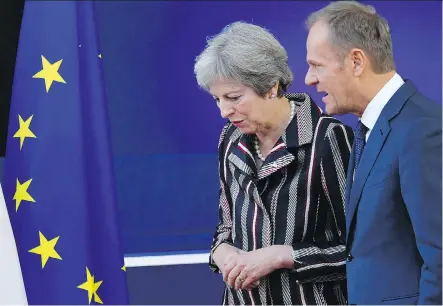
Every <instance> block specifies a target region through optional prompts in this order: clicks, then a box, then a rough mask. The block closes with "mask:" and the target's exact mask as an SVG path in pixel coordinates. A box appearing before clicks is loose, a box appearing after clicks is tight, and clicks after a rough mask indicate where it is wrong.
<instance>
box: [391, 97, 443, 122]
mask: <svg viewBox="0 0 443 306" xmlns="http://www.w3.org/2000/svg"><path fill="white" fill-rule="evenodd" d="M421 122H430V123H435V124H437V125H439V126H441V122H442V106H441V104H439V103H437V102H436V101H434V100H433V99H431V98H429V97H428V96H426V95H424V94H423V93H421V92H420V91H418V90H417V91H415V92H414V93H413V94H412V95H411V96H410V97H409V98H408V99H407V100H406V102H405V103H404V106H403V108H402V110H401V111H400V113H399V114H398V116H396V117H395V118H393V120H392V126H393V127H408V126H409V127H411V128H413V127H416V128H426V127H427V126H419V125H420V123H421Z"/></svg>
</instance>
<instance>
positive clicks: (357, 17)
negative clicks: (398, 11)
mask: <svg viewBox="0 0 443 306" xmlns="http://www.w3.org/2000/svg"><path fill="white" fill-rule="evenodd" d="M318 21H321V22H324V23H325V24H326V25H327V26H328V28H329V31H330V33H329V35H330V41H331V43H332V45H333V46H334V47H336V49H337V50H338V56H339V58H341V59H342V60H343V59H344V58H345V56H346V55H347V54H348V53H349V51H350V50H351V49H352V48H359V49H361V50H363V51H364V52H365V53H366V55H367V56H368V57H369V59H370V61H371V64H372V69H373V71H374V72H375V73H386V72H390V71H393V70H395V63H394V56H393V52H392V39H391V33H390V29H389V25H388V22H387V21H386V19H384V18H383V17H382V16H380V15H379V14H377V12H376V10H375V8H374V7H372V6H370V5H365V4H361V3H358V2H356V1H336V2H332V3H331V4H329V5H328V6H326V7H324V8H322V9H320V10H318V11H316V12H314V13H312V14H311V15H310V16H309V17H308V19H307V22H306V25H307V27H308V29H310V28H311V27H312V26H313V25H314V24H315V23H317V22H318Z"/></svg>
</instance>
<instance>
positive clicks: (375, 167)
mask: <svg viewBox="0 0 443 306" xmlns="http://www.w3.org/2000/svg"><path fill="white" fill-rule="evenodd" d="M353 152H354V150H353ZM353 162H354V156H353V155H351V158H350V166H349V168H348V170H349V171H348V176H347V187H346V189H347V190H346V203H347V204H346V205H347V209H346V229H347V252H348V257H347V258H348V259H347V265H346V268H347V275H348V295H349V304H384V303H386V304H403V305H405V304H440V305H441V304H442V286H441V281H442V275H441V269H442V266H441V260H442V253H441V244H442V109H441V106H440V105H439V104H437V103H435V102H433V101H431V100H430V99H428V98H427V97H425V96H423V95H422V94H420V93H419V92H418V91H417V89H416V87H415V86H414V85H413V83H412V82H411V81H406V82H405V84H403V86H402V87H400V89H399V90H398V91H397V92H396V93H395V94H394V96H393V97H392V98H391V99H390V100H389V102H388V103H387V104H386V106H385V107H384V109H383V111H382V112H381V114H380V117H379V118H378V120H377V122H376V124H375V126H374V128H373V130H372V131H371V134H370V136H369V138H368V141H367V143H366V146H365V149H364V151H363V154H362V157H361V159H360V164H359V167H358V170H357V171H356V172H355V178H354V181H352V176H353V175H352V172H353V168H354V167H353Z"/></svg>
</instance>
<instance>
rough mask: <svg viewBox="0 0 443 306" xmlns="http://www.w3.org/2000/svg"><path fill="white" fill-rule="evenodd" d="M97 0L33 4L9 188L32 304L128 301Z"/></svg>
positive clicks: (19, 78) (22, 54) (17, 91)
mask: <svg viewBox="0 0 443 306" xmlns="http://www.w3.org/2000/svg"><path fill="white" fill-rule="evenodd" d="M103 82H104V80H103V75H102V56H101V53H100V50H99V41H98V37H97V29H96V24H95V17H94V3H93V2H91V1H57V2H56V1H29V2H26V3H25V9H24V15H23V21H22V28H21V33H20V39H19V47H18V55H17V61H16V70H15V76H14V84H13V93H12V101H11V111H10V121H9V132H8V142H7V153H6V160H5V174H4V180H3V187H4V194H5V199H6V202H7V206H8V213H9V216H10V219H11V224H12V227H13V231H14V235H15V239H16V244H17V249H18V252H19V258H20V264H21V268H22V273H23V279H24V283H25V289H26V294H27V298H28V302H29V304H88V303H89V304H102V303H104V304H127V303H128V294H127V285H126V272H125V271H126V269H125V267H124V257H123V252H122V247H121V244H120V241H119V231H118V220H117V200H116V199H117V198H116V192H115V181H114V180H115V178H114V172H113V162H112V154H111V144H110V131H109V127H108V118H107V116H108V114H107V104H106V95H105V91H104V83H103Z"/></svg>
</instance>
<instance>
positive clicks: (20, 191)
mask: <svg viewBox="0 0 443 306" xmlns="http://www.w3.org/2000/svg"><path fill="white" fill-rule="evenodd" d="M31 182H32V179H29V180H27V181H26V182H24V183H23V184H20V182H19V180H18V179H17V184H16V187H15V194H14V197H13V198H12V199H13V200H15V211H18V208H19V206H20V203H21V202H22V201H28V202H35V200H34V199H33V198H32V197H31V195H30V194H29V193H28V188H29V185H31Z"/></svg>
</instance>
